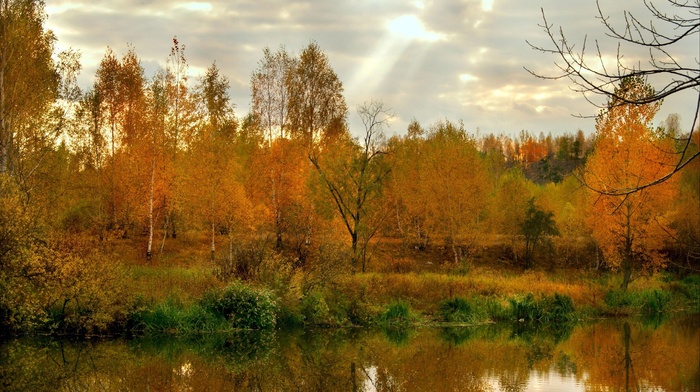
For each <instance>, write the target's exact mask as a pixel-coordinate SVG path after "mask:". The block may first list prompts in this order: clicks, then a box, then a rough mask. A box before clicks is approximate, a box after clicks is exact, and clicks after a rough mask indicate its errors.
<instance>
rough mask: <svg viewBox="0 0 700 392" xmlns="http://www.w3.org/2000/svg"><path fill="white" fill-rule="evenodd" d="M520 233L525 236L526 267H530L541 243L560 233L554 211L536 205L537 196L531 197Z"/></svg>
mask: <svg viewBox="0 0 700 392" xmlns="http://www.w3.org/2000/svg"><path fill="white" fill-rule="evenodd" d="M520 233H521V234H522V235H523V236H524V237H525V267H526V268H529V267H530V266H531V265H532V261H533V258H534V255H535V250H537V248H538V247H539V245H540V243H541V242H542V241H543V240H545V239H548V238H549V237H550V236H558V235H559V229H558V228H557V224H556V222H555V221H554V213H553V212H551V211H547V212H545V211H544V210H542V209H541V208H539V207H538V206H536V205H535V198H531V199H530V200H529V201H528V208H527V212H526V213H525V220H524V221H523V223H522V225H521V226H520Z"/></svg>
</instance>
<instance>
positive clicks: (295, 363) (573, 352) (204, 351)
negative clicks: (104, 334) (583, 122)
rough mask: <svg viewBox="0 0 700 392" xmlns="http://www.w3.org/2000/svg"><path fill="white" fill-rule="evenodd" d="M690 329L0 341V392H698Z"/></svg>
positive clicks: (590, 326) (489, 328) (504, 328)
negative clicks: (628, 391) (224, 391)
mask: <svg viewBox="0 0 700 392" xmlns="http://www.w3.org/2000/svg"><path fill="white" fill-rule="evenodd" d="M699 367H700V328H699V323H698V320H697V319H696V318H690V319H676V320H666V321H663V320H650V321H645V322H643V321H638V320H627V321H625V320H605V321H600V322H595V323H584V324H578V325H575V326H571V325H564V326H553V325H544V326H542V325H539V324H527V323H516V324H497V325H485V326H478V327H468V328H467V327H459V328H457V327H453V328H432V327H430V328H428V327H425V328H412V329H388V330H387V329H369V330H368V329H355V328H350V329H313V330H299V331H266V332H240V333H236V334H233V335H214V336H211V335H208V336H199V337H188V338H183V337H179V338H175V337H170V336H161V337H157V338H153V337H149V338H135V339H112V340H105V339H99V340H94V339H92V340H80V341H75V340H67V339H63V340H58V339H55V338H37V337H32V338H26V337H25V338H17V339H10V340H5V341H2V342H0V387H1V388H0V389H2V390H4V391H76V390H80V391H93V390H94V391H102V390H105V391H219V390H226V391H627V390H630V391H698V390H700V369H699Z"/></svg>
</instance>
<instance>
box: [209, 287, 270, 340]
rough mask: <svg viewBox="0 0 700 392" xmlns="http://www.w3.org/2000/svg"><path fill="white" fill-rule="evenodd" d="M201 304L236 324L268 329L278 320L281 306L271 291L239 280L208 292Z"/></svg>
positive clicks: (239, 326) (233, 324)
mask: <svg viewBox="0 0 700 392" xmlns="http://www.w3.org/2000/svg"><path fill="white" fill-rule="evenodd" d="M201 305H202V306H203V307H204V308H205V309H207V310H209V311H211V312H213V313H214V314H216V315H219V316H222V317H224V318H226V319H227V320H229V321H230V322H231V326H232V327H233V328H241V329H267V328H273V327H274V326H275V324H276V322H277V310H278V306H277V303H276V301H275V300H274V298H273V296H272V293H271V292H269V291H267V290H258V289H254V288H252V287H250V286H247V285H245V284H243V283H240V282H233V283H231V284H229V285H228V286H227V287H226V288H224V289H221V290H211V291H209V292H207V293H206V294H205V295H204V298H203V299H202V301H201Z"/></svg>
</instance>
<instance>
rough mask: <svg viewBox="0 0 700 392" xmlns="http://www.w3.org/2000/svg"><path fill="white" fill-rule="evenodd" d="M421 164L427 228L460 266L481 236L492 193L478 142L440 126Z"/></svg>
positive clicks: (452, 126)
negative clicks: (450, 252)
mask: <svg viewBox="0 0 700 392" xmlns="http://www.w3.org/2000/svg"><path fill="white" fill-rule="evenodd" d="M421 160H422V162H421V165H422V168H423V170H422V173H421V176H420V177H419V180H420V185H419V186H420V188H421V191H420V192H421V193H420V196H418V197H419V200H421V201H422V202H423V203H425V208H426V214H427V215H426V221H427V222H426V223H427V226H428V227H430V228H432V230H433V231H434V232H435V233H436V234H437V235H439V236H440V237H441V238H443V239H444V241H445V244H446V246H447V247H448V248H449V249H451V250H452V256H453V258H454V261H455V263H457V262H459V261H460V259H461V258H462V257H463V256H464V252H465V250H466V249H468V248H469V247H471V246H473V245H474V244H475V239H476V236H477V235H478V233H479V232H480V230H479V226H480V225H481V222H482V220H483V215H484V212H485V209H486V194H487V191H488V189H487V188H488V176H487V173H486V169H485V168H484V165H483V162H482V160H481V158H480V156H479V151H478V150H477V148H476V141H475V140H474V139H473V138H471V137H470V136H468V135H467V134H466V132H465V130H464V128H463V127H462V126H456V125H455V124H452V123H450V122H444V123H439V124H437V125H436V126H435V128H434V129H433V130H432V131H431V132H430V133H429V134H428V136H427V138H426V141H425V143H424V146H423V148H422V151H421ZM408 197H411V195H408ZM465 248H466V249H465Z"/></svg>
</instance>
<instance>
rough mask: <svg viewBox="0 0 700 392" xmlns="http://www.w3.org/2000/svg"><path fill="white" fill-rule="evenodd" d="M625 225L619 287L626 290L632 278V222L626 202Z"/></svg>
mask: <svg viewBox="0 0 700 392" xmlns="http://www.w3.org/2000/svg"><path fill="white" fill-rule="evenodd" d="M626 208H627V217H626V218H627V227H626V237H625V257H624V259H623V260H622V284H621V285H620V288H621V289H622V290H625V291H627V286H629V284H630V281H631V280H632V257H633V255H632V223H631V219H630V216H631V215H632V212H631V206H630V204H629V203H627V206H626Z"/></svg>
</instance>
